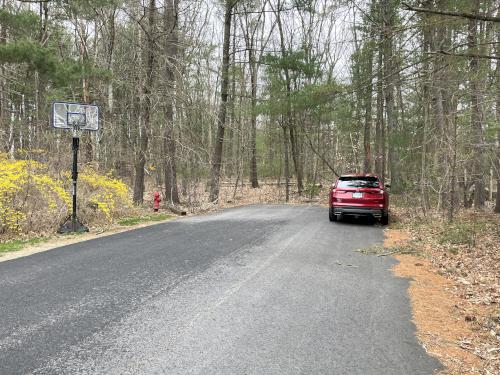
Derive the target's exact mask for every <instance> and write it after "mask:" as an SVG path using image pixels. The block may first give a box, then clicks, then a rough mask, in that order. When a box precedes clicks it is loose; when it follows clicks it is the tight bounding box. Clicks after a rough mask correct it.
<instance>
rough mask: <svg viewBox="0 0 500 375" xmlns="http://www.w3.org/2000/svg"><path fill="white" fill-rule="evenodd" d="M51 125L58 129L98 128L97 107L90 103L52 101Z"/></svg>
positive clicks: (93, 129) (92, 129)
mask: <svg viewBox="0 0 500 375" xmlns="http://www.w3.org/2000/svg"><path fill="white" fill-rule="evenodd" d="M52 126H53V127H54V128H58V129H78V130H90V131H96V130H99V107H98V106H96V105H91V104H81V103H68V102H54V103H52Z"/></svg>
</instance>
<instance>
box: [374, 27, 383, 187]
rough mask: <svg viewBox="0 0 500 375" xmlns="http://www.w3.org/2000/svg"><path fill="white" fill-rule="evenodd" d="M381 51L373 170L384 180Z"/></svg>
mask: <svg viewBox="0 0 500 375" xmlns="http://www.w3.org/2000/svg"><path fill="white" fill-rule="evenodd" d="M382 41H383V33H381V34H380V36H379V45H381V43H382ZM382 68H383V50H382V47H381V46H379V50H378V58H377V69H378V70H377V122H376V125H375V150H376V157H375V170H376V172H377V175H378V176H379V178H380V179H381V180H382V181H384V180H385V148H384V143H385V139H384V92H383V85H382V84H383V82H382V81H383V70H382Z"/></svg>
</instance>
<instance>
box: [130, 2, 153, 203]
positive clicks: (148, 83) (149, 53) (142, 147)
mask: <svg viewBox="0 0 500 375" xmlns="http://www.w3.org/2000/svg"><path fill="white" fill-rule="evenodd" d="M155 9H156V0H149V7H148V8H147V10H148V33H147V34H146V45H147V49H146V79H145V82H144V87H143V94H144V108H143V114H144V121H143V122H142V123H141V124H139V126H140V132H139V150H138V155H137V160H136V163H135V180H134V197H133V199H134V203H135V204H142V203H143V199H144V166H145V164H146V152H147V149H148V141H149V138H148V132H149V129H150V126H151V124H150V123H151V90H152V87H153V79H154V77H153V72H154V57H155V55H154V48H155V43H154V35H153V34H154V28H155ZM141 125H142V126H141Z"/></svg>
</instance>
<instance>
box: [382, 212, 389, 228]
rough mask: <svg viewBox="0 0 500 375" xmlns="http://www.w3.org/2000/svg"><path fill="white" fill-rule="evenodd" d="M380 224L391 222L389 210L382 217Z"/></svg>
mask: <svg viewBox="0 0 500 375" xmlns="http://www.w3.org/2000/svg"><path fill="white" fill-rule="evenodd" d="M380 224H382V225H388V224H389V213H388V212H384V213H383V214H382V217H381V218H380Z"/></svg>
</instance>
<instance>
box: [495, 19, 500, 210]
mask: <svg viewBox="0 0 500 375" xmlns="http://www.w3.org/2000/svg"><path fill="white" fill-rule="evenodd" d="M497 16H498V17H500V9H499V10H498V11H497ZM495 38H496V42H497V44H496V48H495V51H496V55H497V56H500V25H496V33H495ZM495 90H496V92H495V99H496V104H495V107H496V110H495V115H496V120H497V124H500V61H499V60H497V66H496V68H495ZM495 156H496V159H495V163H494V164H495V165H496V168H495V169H496V178H497V195H496V199H495V212H496V213H500V129H497V134H496V155H495Z"/></svg>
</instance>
